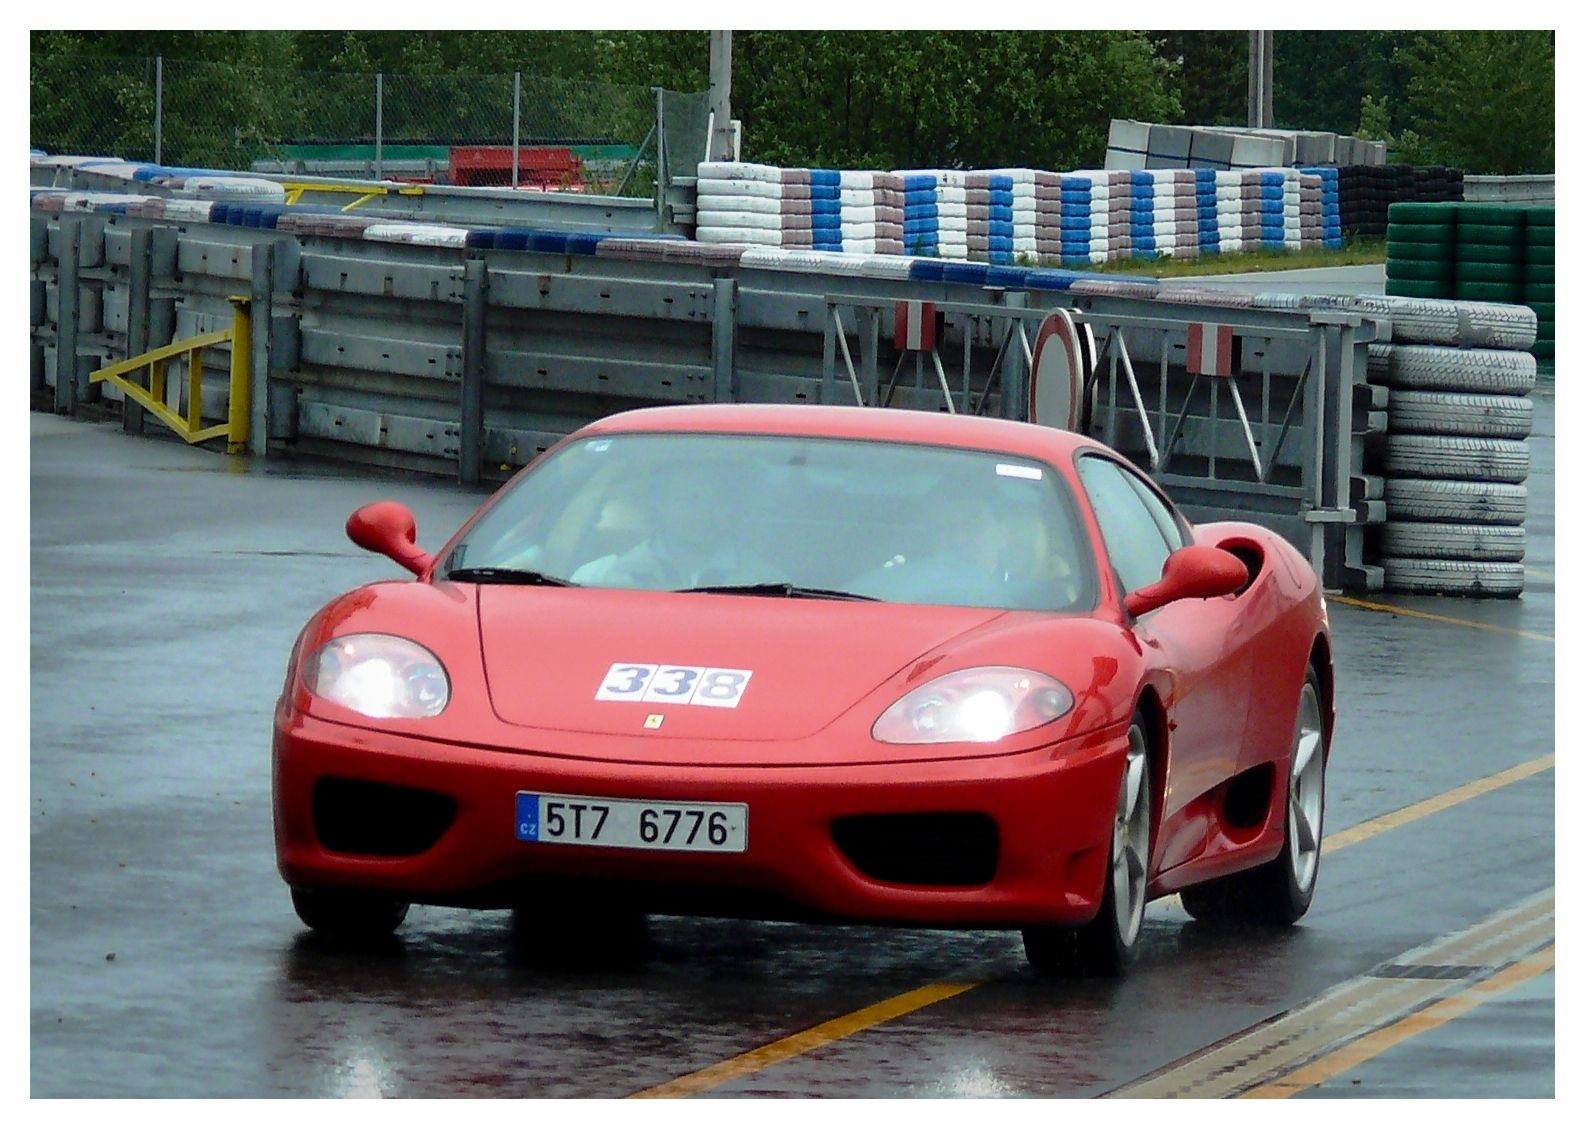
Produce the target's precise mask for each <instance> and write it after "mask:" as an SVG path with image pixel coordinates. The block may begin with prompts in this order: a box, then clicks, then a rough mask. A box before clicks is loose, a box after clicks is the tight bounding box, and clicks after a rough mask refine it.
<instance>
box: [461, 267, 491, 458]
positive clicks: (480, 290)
mask: <svg viewBox="0 0 1585 1129" xmlns="http://www.w3.org/2000/svg"><path fill="white" fill-rule="evenodd" d="M488 286H489V280H488V278H487V277H486V274H485V263H484V260H483V259H469V260H468V261H467V262H466V263H464V264H463V268H462V389H461V392H462V401H461V404H460V405H459V408H460V410H459V416H458V418H459V420H460V423H461V431H462V434H461V436H460V437H459V441H458V443H457V480H458V481H459V482H461V483H462V485H464V486H477V485H479V467H480V464H481V463H482V462H483V459H484V359H485V353H484V333H485V318H484V312H485V301H486V297H485V294H486V290H487V288H488Z"/></svg>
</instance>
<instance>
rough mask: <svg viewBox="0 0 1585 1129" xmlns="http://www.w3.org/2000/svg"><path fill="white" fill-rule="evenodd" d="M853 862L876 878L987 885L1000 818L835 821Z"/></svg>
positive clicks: (909, 816) (916, 815)
mask: <svg viewBox="0 0 1585 1129" xmlns="http://www.w3.org/2000/svg"><path fill="white" fill-rule="evenodd" d="M831 838H832V839H833V840H834V841H835V842H836V845H837V848H838V849H839V850H840V851H841V852H842V853H843V854H844V855H846V856H847V858H848V861H849V862H851V863H852V864H853V865H854V866H855V867H857V868H858V869H859V871H860V872H862V873H863V874H864V875H865V876H867V877H869V878H873V879H875V880H876V881H877V882H893V883H896V884H897V885H900V886H984V885H986V884H988V883H989V882H990V881H991V879H992V878H993V877H994V876H995V874H996V856H997V852H998V850H999V849H1000V838H999V836H998V834H997V831H996V821H995V820H993V819H992V818H991V817H990V816H988V815H985V814H983V813H981V812H909V813H906V814H900V815H849V816H843V817H842V818H841V819H838V820H836V821H835V822H834V823H832V825H831Z"/></svg>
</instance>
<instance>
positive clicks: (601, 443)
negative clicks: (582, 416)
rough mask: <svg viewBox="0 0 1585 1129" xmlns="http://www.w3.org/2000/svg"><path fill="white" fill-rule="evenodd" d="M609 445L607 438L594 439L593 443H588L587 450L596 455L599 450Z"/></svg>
mask: <svg viewBox="0 0 1585 1129" xmlns="http://www.w3.org/2000/svg"><path fill="white" fill-rule="evenodd" d="M610 446H611V441H610V440H609V439H596V440H595V441H594V442H593V443H590V444H589V450H590V451H592V452H593V453H594V454H596V455H598V454H599V453H600V452H601V451H604V450H606V449H607V448H609V447H610Z"/></svg>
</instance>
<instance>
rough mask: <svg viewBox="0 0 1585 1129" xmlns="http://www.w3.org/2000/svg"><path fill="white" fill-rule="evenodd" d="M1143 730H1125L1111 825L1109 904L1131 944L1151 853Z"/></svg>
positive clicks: (1136, 932)
mask: <svg viewBox="0 0 1585 1129" xmlns="http://www.w3.org/2000/svg"><path fill="white" fill-rule="evenodd" d="M1146 767H1147V764H1146V760H1145V734H1144V731H1143V730H1142V729H1140V728H1139V726H1137V725H1136V726H1134V727H1133V728H1132V729H1130V730H1129V731H1128V756H1127V759H1126V760H1125V762H1124V765H1123V780H1122V783H1121V784H1120V785H1119V786H1118V790H1117V814H1116V818H1115V819H1114V821H1113V826H1112V905H1113V906H1114V908H1115V909H1116V912H1117V935H1118V937H1119V938H1120V939H1121V940H1122V942H1123V944H1124V945H1125V946H1126V945H1132V944H1133V943H1134V940H1135V938H1137V937H1138V936H1139V926H1140V922H1141V921H1143V920H1144V916H1145V879H1146V874H1145V870H1146V861H1147V859H1148V857H1149V853H1150V779H1149V773H1148V772H1147V771H1146Z"/></svg>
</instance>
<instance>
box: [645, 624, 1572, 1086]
mask: <svg viewBox="0 0 1585 1129" xmlns="http://www.w3.org/2000/svg"><path fill="white" fill-rule="evenodd" d="M1329 598H1335V597H1329ZM1556 762H1557V755H1556V754H1548V755H1547V756H1544V757H1537V758H1536V759H1535V760H1532V761H1526V762H1525V763H1524V764H1519V765H1515V766H1514V767H1512V768H1509V769H1504V770H1503V771H1502V772H1498V773H1494V774H1492V775H1491V776H1486V777H1482V778H1481V779H1479V780H1472V781H1471V782H1470V783H1468V784H1464V785H1461V786H1459V787H1457V788H1454V789H1453V790H1452V791H1450V792H1443V793H1442V794H1441V795H1440V796H1432V797H1431V798H1430V799H1427V800H1421V801H1420V802H1419V803H1415V804H1410V805H1409V806H1408V807H1404V808H1399V809H1398V810H1397V811H1391V812H1388V813H1387V814H1385V815H1380V816H1377V817H1376V818H1375V819H1370V820H1366V821H1365V822H1364V823H1358V824H1355V825H1354V826H1353V827H1350V828H1348V829H1347V830H1346V831H1339V832H1337V833H1335V834H1332V835H1329V836H1327V837H1325V838H1324V839H1323V840H1322V843H1323V845H1324V846H1325V847H1326V848H1327V849H1329V850H1333V851H1337V850H1341V849H1343V848H1344V847H1348V846H1352V845H1353V844H1355V843H1359V842H1363V841H1364V840H1366V839H1369V838H1371V837H1373V836H1376V835H1380V834H1382V833H1383V832H1385V831H1391V830H1392V829H1394V828H1396V827H1402V826H1403V825H1404V824H1406V823H1411V822H1413V821H1414V820H1417V819H1424V818H1425V817H1426V816H1428V815H1434V814H1436V813H1437V812H1440V811H1446V810H1447V809H1448V808H1451V807H1455V806H1457V805H1458V804H1462V803H1464V802H1465V801H1467V800H1472V799H1474V798H1475V797H1476V796H1483V795H1485V794H1486V793H1488V792H1494V791H1496V790H1497V789H1498V788H1502V787H1504V786H1505V785H1508V784H1513V783H1515V782H1516V781H1519V780H1524V779H1526V778H1527V777H1530V776H1534V775H1536V774H1537V773H1540V772H1545V771H1546V770H1547V769H1549V768H1552V767H1553V766H1554V765H1555V764H1556ZM982 983H984V981H976V982H974V983H970V984H926V985H925V986H924V987H922V988H915V989H914V990H913V991H911V992H904V993H903V994H902V995H900V996H893V997H891V998H890V999H886V1000H882V1001H880V1002H879V1003H875V1004H871V1005H870V1006H869V1007H866V1008H860V1009H859V1010H858V1011H855V1012H850V1013H848V1014H847V1015H842V1016H838V1017H837V1018H835V1019H830V1020H827V1021H826V1022H824V1023H821V1024H819V1025H817V1026H815V1027H810V1028H808V1029H807V1030H804V1031H800V1032H798V1033H797V1034H794V1035H789V1036H787V1037H786V1038H785V1039H778V1040H777V1041H776V1042H774V1043H767V1044H766V1045H765V1046H763V1047H756V1048H755V1049H754V1050H751V1051H745V1052H744V1053H743V1054H740V1055H736V1056H734V1057H732V1058H729V1059H726V1060H724V1061H722V1062H718V1063H716V1064H714V1065H713V1066H707V1067H705V1068H703V1069H702V1070H696V1071H694V1072H693V1073H692V1074H684V1075H683V1076H682V1077H680V1078H674V1079H672V1080H671V1081H670V1082H663V1083H661V1084H660V1085H659V1086H652V1087H650V1088H649V1089H647V1090H640V1091H638V1092H637V1093H636V1094H629V1095H628V1096H629V1097H633V1098H687V1097H692V1096H693V1095H694V1094H700V1093H703V1092H704V1091H706V1090H711V1089H714V1088H715V1087H717V1086H721V1085H725V1084H726V1083H727V1082H731V1081H734V1080H735V1079H738V1078H743V1077H745V1076H747V1075H749V1074H754V1073H756V1072H758V1071H761V1070H764V1069H765V1068H766V1067H768V1066H774V1065H775V1064H777V1063H779V1062H785V1061H786V1060H788V1059H790V1058H796V1057H798V1056H799V1055H802V1054H808V1053H809V1052H810V1051H813V1050H817V1049H818V1048H820V1047H823V1046H825V1045H827V1044H828V1043H834V1042H836V1041H837V1040H839V1039H845V1038H847V1037H848V1036H850V1035H856V1034H857V1033H858V1032H860V1031H864V1030H867V1029H869V1028H871V1027H877V1026H879V1025H880V1024H882V1023H886V1022H888V1021H890V1020H893V1019H896V1018H898V1017H899V1016H903V1015H907V1014H909V1013H910V1012H915V1011H918V1010H920V1009H921V1008H926V1007H929V1006H930V1005H931V1004H934V1003H939V1002H941V1001H942V1000H947V999H951V998H952V997H953V996H959V995H962V994H963V993H964V992H967V991H970V990H971V989H974V988H978V987H980V985H981V984H982ZM1450 1018H1451V1017H1450ZM1444 1022H1445V1021H1444ZM1405 1038H1407V1036H1405Z"/></svg>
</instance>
